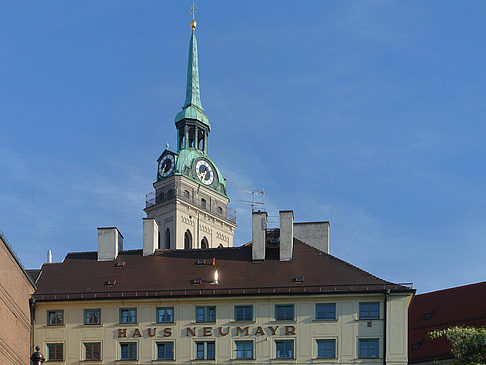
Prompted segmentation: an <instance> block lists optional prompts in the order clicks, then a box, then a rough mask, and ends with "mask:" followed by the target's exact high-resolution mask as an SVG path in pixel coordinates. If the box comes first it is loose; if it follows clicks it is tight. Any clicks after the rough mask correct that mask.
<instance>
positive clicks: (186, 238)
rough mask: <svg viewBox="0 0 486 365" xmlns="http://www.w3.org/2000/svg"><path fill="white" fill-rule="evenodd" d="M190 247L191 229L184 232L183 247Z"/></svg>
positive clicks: (188, 248)
mask: <svg viewBox="0 0 486 365" xmlns="http://www.w3.org/2000/svg"><path fill="white" fill-rule="evenodd" d="M191 248H192V235H191V231H189V230H187V231H186V233H184V249H186V250H190V249H191Z"/></svg>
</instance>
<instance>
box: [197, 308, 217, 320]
mask: <svg viewBox="0 0 486 365" xmlns="http://www.w3.org/2000/svg"><path fill="white" fill-rule="evenodd" d="M196 322H216V307H207V306H206V307H196Z"/></svg>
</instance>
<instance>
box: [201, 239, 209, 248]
mask: <svg viewBox="0 0 486 365" xmlns="http://www.w3.org/2000/svg"><path fill="white" fill-rule="evenodd" d="M201 248H202V249H203V250H204V249H206V248H209V243H208V239H207V238H206V237H203V239H202V240H201Z"/></svg>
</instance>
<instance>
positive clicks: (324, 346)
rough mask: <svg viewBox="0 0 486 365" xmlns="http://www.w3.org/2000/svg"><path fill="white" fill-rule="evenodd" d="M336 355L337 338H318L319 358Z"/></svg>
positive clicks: (329, 357)
mask: <svg viewBox="0 0 486 365" xmlns="http://www.w3.org/2000/svg"><path fill="white" fill-rule="evenodd" d="M335 357H336V340H334V339H330V340H317V358H319V359H334V358H335Z"/></svg>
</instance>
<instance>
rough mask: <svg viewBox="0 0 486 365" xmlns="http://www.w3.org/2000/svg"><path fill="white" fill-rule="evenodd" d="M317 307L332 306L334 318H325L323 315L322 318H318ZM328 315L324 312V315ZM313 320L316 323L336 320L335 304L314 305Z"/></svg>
mask: <svg viewBox="0 0 486 365" xmlns="http://www.w3.org/2000/svg"><path fill="white" fill-rule="evenodd" d="M318 306H333V307H334V316H333V318H326V315H324V318H319V317H318V313H319V311H318V310H317V307H318ZM326 313H328V312H327V311H324V314H326ZM315 320H316V321H335V320H337V305H336V303H316V305H315Z"/></svg>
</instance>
